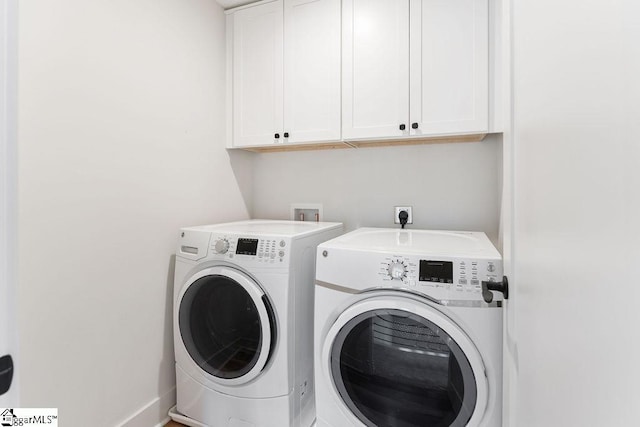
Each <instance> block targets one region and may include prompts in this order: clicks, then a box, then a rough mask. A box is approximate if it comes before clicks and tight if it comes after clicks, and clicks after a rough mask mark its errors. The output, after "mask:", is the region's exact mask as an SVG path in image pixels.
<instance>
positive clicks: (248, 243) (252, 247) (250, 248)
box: [236, 239, 258, 255]
mask: <svg viewBox="0 0 640 427" xmlns="http://www.w3.org/2000/svg"><path fill="white" fill-rule="evenodd" d="M257 252H258V239H238V246H237V247H236V254H238V255H255V254H256V253H257Z"/></svg>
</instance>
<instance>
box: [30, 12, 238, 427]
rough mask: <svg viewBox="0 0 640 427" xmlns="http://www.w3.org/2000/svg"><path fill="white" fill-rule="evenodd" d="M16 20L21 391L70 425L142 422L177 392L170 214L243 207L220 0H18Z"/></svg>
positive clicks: (219, 217) (206, 214)
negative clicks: (227, 141)
mask: <svg viewBox="0 0 640 427" xmlns="http://www.w3.org/2000/svg"><path fill="white" fill-rule="evenodd" d="M19 27H20V33H19V68H20V72H19V93H20V95H19V199H20V201H19V232H20V239H19V258H20V260H19V277H20V289H19V298H20V305H19V327H20V338H21V344H22V346H21V360H20V364H21V366H22V374H23V375H22V387H21V404H22V405H23V406H26V407H58V408H60V419H61V423H62V424H63V425H65V426H71V427H72V426H112V425H115V424H117V423H119V422H123V421H125V420H126V419H127V418H128V417H130V416H132V415H133V414H134V413H135V412H136V411H138V410H140V409H141V408H143V407H144V406H145V405H150V406H149V407H148V408H147V409H148V410H147V411H146V412H144V413H142V414H141V415H140V416H139V417H138V418H134V419H131V420H129V421H128V422H127V425H129V426H150V425H153V424H155V423H157V422H159V421H160V419H161V418H162V417H164V416H165V415H166V409H167V408H166V407H167V405H169V404H171V401H172V400H173V388H174V385H175V384H174V383H175V377H174V366H173V360H174V358H173V347H172V345H173V344H172V333H171V304H172V301H171V289H172V288H171V287H172V277H171V275H172V267H171V265H172V254H173V253H174V248H175V244H176V239H177V236H178V232H177V231H178V228H179V227H181V226H186V225H195V224H202V223H211V222H218V221H226V220H232V219H242V218H246V217H248V207H247V206H246V205H245V203H244V200H243V196H244V197H246V198H247V200H249V199H250V188H248V187H246V186H245V185H244V184H246V181H247V179H248V178H246V176H244V174H245V172H243V171H244V170H245V166H244V165H245V163H246V161H245V160H246V159H244V157H243V156H242V154H232V155H233V158H232V159H231V162H230V159H229V155H228V154H227V152H226V151H225V149H224V142H223V139H224V134H225V129H224V117H225V114H224V112H225V111H224V99H223V94H224V88H225V86H224V84H225V83H224V72H225V63H224V59H225V56H224V17H223V13H222V9H221V8H220V6H219V5H218V4H217V3H216V2H214V1H211V0H180V1H175V0H140V1H135V2H132V1H127V0H118V1H113V0H101V1H90V2H87V1H79V0H76V1H73V0H59V1H55V2H51V1H46V0H22V1H20V21H19ZM230 163H234V164H235V172H234V170H232V168H231V165H230ZM234 173H239V174H240V175H242V176H243V177H241V179H240V181H237V180H236V177H235V176H234ZM243 183H244V184H243ZM160 398H162V399H160ZM159 399H160V400H159Z"/></svg>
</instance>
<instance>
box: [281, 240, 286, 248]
mask: <svg viewBox="0 0 640 427" xmlns="http://www.w3.org/2000/svg"><path fill="white" fill-rule="evenodd" d="M284 245H286V243H285V241H284V240H280V247H281V248H284Z"/></svg>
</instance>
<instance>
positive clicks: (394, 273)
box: [387, 261, 407, 280]
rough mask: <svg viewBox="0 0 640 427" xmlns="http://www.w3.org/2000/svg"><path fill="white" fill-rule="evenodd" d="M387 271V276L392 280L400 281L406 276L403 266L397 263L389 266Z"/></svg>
mask: <svg viewBox="0 0 640 427" xmlns="http://www.w3.org/2000/svg"><path fill="white" fill-rule="evenodd" d="M387 271H388V272H389V276H391V278H392V279H398V280H402V279H403V278H404V277H405V276H406V274H407V270H406V269H405V267H404V264H402V263H401V262H397V261H396V262H392V263H391V264H389V268H388V270H387Z"/></svg>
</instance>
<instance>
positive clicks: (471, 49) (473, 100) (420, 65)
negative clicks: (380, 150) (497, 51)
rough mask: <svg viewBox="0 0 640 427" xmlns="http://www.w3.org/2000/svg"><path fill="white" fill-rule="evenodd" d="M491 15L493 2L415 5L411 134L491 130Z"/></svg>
mask: <svg viewBox="0 0 640 427" xmlns="http://www.w3.org/2000/svg"><path fill="white" fill-rule="evenodd" d="M488 11H489V9H488V0H410V16H411V23H410V25H409V32H410V39H409V45H410V46H411V52H410V55H409V57H410V64H411V65H410V69H411V72H410V78H409V80H410V82H411V89H410V93H409V98H410V100H411V104H410V105H411V106H410V112H411V119H410V122H411V124H412V129H411V134H412V135H417V136H419V135H434V134H454V133H483V132H487V131H488V126H489V117H488V114H489V92H488V91H489V76H488V72H489V52H488V48H489V46H488V43H489V16H488ZM416 124H417V128H416V129H413V127H415V126H416Z"/></svg>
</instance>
